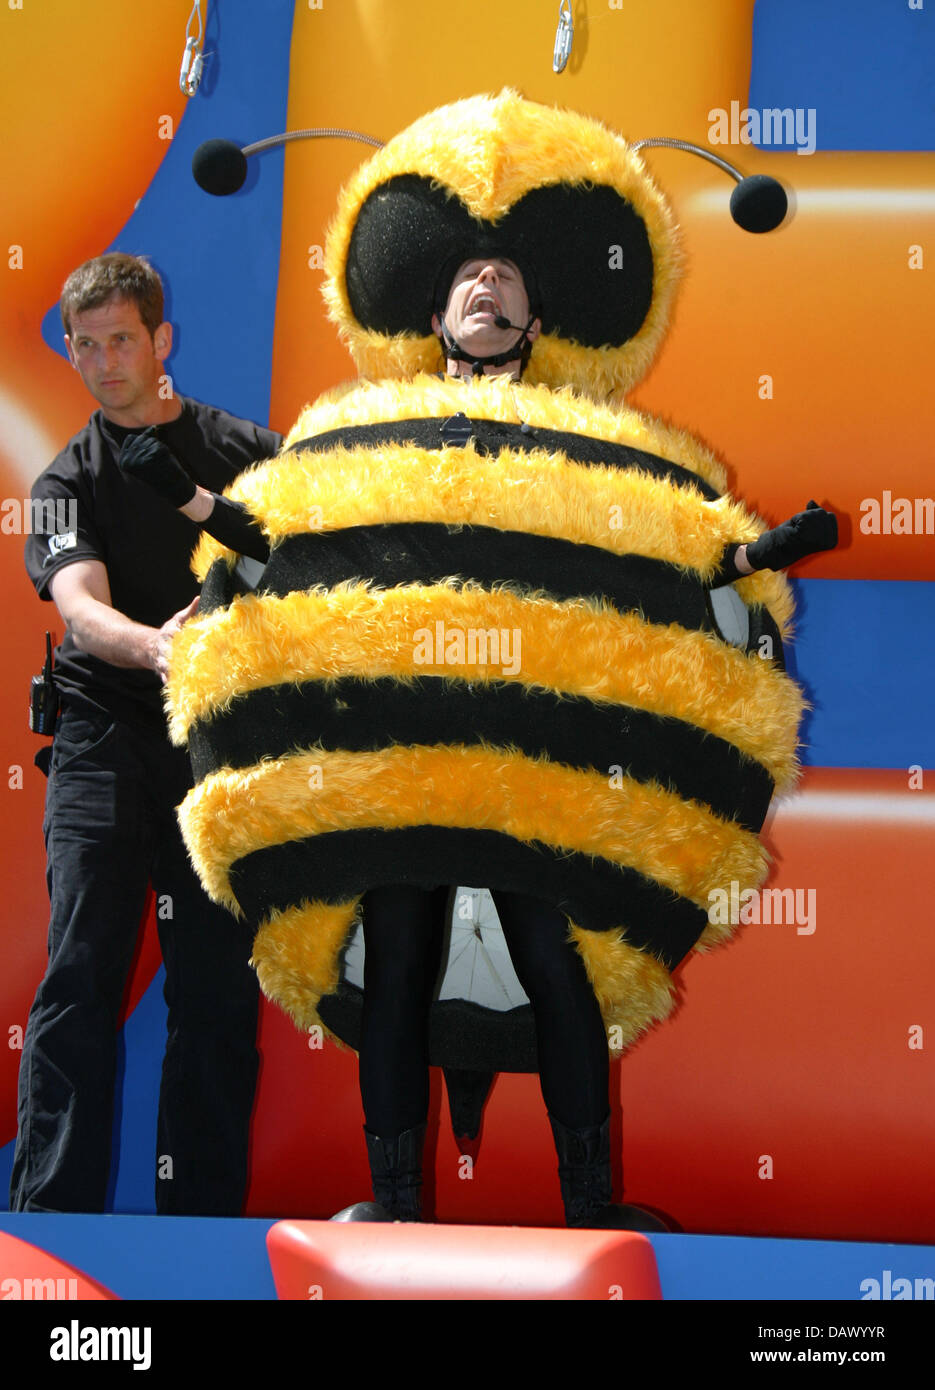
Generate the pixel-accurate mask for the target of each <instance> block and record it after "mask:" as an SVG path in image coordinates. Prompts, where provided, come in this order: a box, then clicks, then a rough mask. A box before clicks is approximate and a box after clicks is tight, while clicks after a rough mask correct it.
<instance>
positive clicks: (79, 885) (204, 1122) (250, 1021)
mask: <svg viewBox="0 0 935 1390" xmlns="http://www.w3.org/2000/svg"><path fill="white" fill-rule="evenodd" d="M190 786H191V773H190V770H189V766H188V759H187V757H186V755H185V754H184V752H183V751H182V750H180V749H175V748H172V746H171V745H170V744H169V743H168V741H167V739H166V738H165V737H160V736H159V735H158V734H148V733H144V732H141V731H139V730H137V729H136V728H130V727H128V726H127V725H125V724H121V723H108V722H107V721H106V720H104V719H97V718H87V717H85V716H84V715H83V714H79V713H78V712H77V711H76V710H75V709H73V708H69V707H66V708H65V709H64V711H63V713H62V716H61V719H60V724H59V727H58V729H57V731H56V735H55V741H54V744H53V750H52V763H51V768H50V774H49V786H48V791H47V795H46V814H45V824H44V827H43V828H44V832H45V840H46V851H47V865H48V867H47V881H48V887H49V898H50V903H51V917H50V922H49V938H48V949H49V964H48V969H47V971H46V974H45V977H44V979H43V981H42V983H41V985H40V986H39V990H38V993H37V994H36V998H35V1001H34V1003H33V1006H32V1009H31V1011H30V1015H29V1023H28V1025H27V1028H26V1034H25V1039H24V1044H23V1056H22V1060H21V1063H20V1074H19V1106H18V1122H19V1124H18V1135H17V1141H16V1151H15V1156H14V1162H13V1174H12V1180H11V1190H10V1205H11V1209H12V1210H14V1211H87V1212H94V1211H102V1210H103V1208H104V1203H105V1198H106V1193H107V1184H108V1176H109V1169H110V1157H111V1129H112V1124H113V1100H114V1074H115V1067H116V1057H117V1037H116V1033H117V1019H118V1015H119V1011H120V1005H121V1000H122V998H123V994H124V990H125V987H126V982H127V976H128V973H129V970H130V966H131V963H132V959H133V954H134V950H135V946H136V941H137V937H138V933H139V928H140V921H141V917H142V914H143V910H144V907H145V902H146V895H147V891H148V888H149V885H150V883H152V887H153V890H154V892H155V894H156V896H157V922H158V929H159V939H160V944H161V947H162V954H163V959H164V961H165V966H166V985H165V997H166V1003H167V1004H168V1010H169V1013H168V1040H167V1045H166V1053H165V1060H164V1063H163V1069H162V1084H161V1089H160V1096H159V1116H158V1133H157V1149H156V1161H155V1175H154V1176H155V1189H156V1208H157V1210H158V1211H160V1212H164V1213H169V1214H178V1215H182V1214H185V1215H237V1214H238V1213H239V1212H240V1210H241V1206H242V1203H243V1196H244V1190H245V1187H246V1177H247V1144H248V1136H249V1127H250V1114H251V1110H252V1106H253V1096H254V1090H255V1087H256V1076H257V1067H258V1059H257V1053H256V1025H257V1009H258V1003H259V996H258V990H257V983H256V976H255V975H254V972H253V971H252V969H251V968H250V967H249V965H248V960H249V957H250V948H251V943H252V933H251V932H250V931H249V930H248V929H247V927H246V926H245V925H243V924H240V923H237V922H236V921H235V920H234V918H233V917H232V916H231V915H230V914H229V913H228V912H226V911H225V910H224V909H222V908H219V907H216V906H215V905H214V904H213V903H212V902H210V900H209V899H208V898H207V897H206V896H205V893H204V891H203V890H202V888H201V886H200V884H199V883H198V880H197V879H196V877H195V874H194V872H193V870H192V868H191V865H190V864H189V861H188V856H187V854H186V852H185V847H184V845H183V843H182V838H181V835H180V833H179V829H178V824H177V822H176V819H175V811H174V808H175V806H176V805H177V804H178V803H179V802H180V801H181V800H182V799H183V797H184V795H185V792H186V791H187V790H188V788H189V787H190Z"/></svg>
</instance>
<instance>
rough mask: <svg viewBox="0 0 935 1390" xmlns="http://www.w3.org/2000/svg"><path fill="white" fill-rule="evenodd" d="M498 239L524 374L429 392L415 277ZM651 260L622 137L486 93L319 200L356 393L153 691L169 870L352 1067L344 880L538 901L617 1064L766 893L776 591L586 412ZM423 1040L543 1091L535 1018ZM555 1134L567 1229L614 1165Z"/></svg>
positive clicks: (439, 385)
mask: <svg viewBox="0 0 935 1390" xmlns="http://www.w3.org/2000/svg"><path fill="white" fill-rule="evenodd" d="M495 255H499V256H505V257H509V258H510V259H512V260H513V261H514V262H515V263H516V264H517V265H518V266H519V267H520V269H521V270H522V271H523V272H524V275H525V277H526V284H527V289H529V290H530V299H531V300H532V298H533V296H535V300H536V305H537V312H539V314H540V316H541V320H542V331H541V334H540V336H539V337H538V338H536V340H535V342H534V343H533V344H532V347H531V351H529V352H528V353H526V354H525V355H526V356H527V358H528V360H527V362H526V366H525V371H524V375H523V377H522V379H521V380H519V381H513V380H510V379H508V378H507V377H504V376H480V377H477V378H476V379H474V380H470V381H467V382H462V381H460V380H456V379H444V378H440V377H439V376H438V375H437V372H438V369H439V343H438V339H437V338H436V337H435V335H434V333H433V332H432V324H431V320H432V314H433V312H434V311H435V310H436V309H437V307H438V304H439V303H441V304H443V303H444V293H445V290H446V288H447V286H446V285H445V284H443V285H442V286H441V299H440V300H439V274H440V269H441V267H443V266H446V265H447V266H449V267H452V268H453V267H454V266H456V265H457V264H458V263H459V262H461V261H466V260H467V259H468V258H471V257H475V256H495ZM679 267H680V258H679V252H678V249H677V245H676V237H675V229H674V225H673V221H672V217H671V214H670V212H669V210H668V208H667V206H666V204H665V202H664V200H663V198H662V196H661V194H660V193H659V192H658V190H657V189H656V187H655V186H654V184H653V183H652V182H651V180H650V178H649V177H648V175H647V173H646V170H645V168H644V166H643V164H642V162H641V160H640V159H639V157H638V156H637V155H636V154H634V153H633V152H632V150H631V149H630V148H629V147H628V146H627V145H626V144H625V142H624V141H623V140H622V139H621V138H620V137H618V136H617V135H615V134H613V133H611V132H610V131H609V130H607V129H606V128H605V127H603V126H602V125H600V124H599V123H597V122H596V121H594V120H591V119H588V118H585V117H582V116H578V115H574V114H571V113H567V112H562V111H559V110H553V109H551V108H547V107H544V106H540V105H537V104H534V103H532V102H528V101H525V100H523V99H522V98H520V97H519V96H518V95H516V94H515V93H512V92H505V93H502V94H501V95H500V96H498V97H495V98H491V97H478V98H474V99H471V100H467V101H461V102H458V103H456V104H454V105H452V106H450V107H446V108H442V109H440V110H438V111H435V112H433V113H431V114H430V115H427V116H425V117H424V118H422V119H420V120H418V121H416V122H415V124H413V125H412V126H411V127H410V128H409V129H407V130H405V131H403V132H402V133H401V134H400V135H398V136H397V137H395V138H394V139H392V140H391V141H390V142H389V143H388V144H387V145H385V146H384V147H383V148H382V149H381V150H380V151H379V152H378V153H377V154H376V155H374V156H373V157H372V158H371V159H369V160H368V161H367V162H366V163H365V164H364V165H363V166H362V167H361V168H360V169H359V170H358V172H357V173H356V175H355V176H354V177H353V178H352V180H351V182H350V183H349V185H348V186H347V188H346V189H345V190H344V192H343V194H342V195H341V198H340V202H339V207H338V212H337V216H336V219H335V221H334V223H333V225H332V227H331V229H330V232H329V238H328V243H327V249H326V268H327V280H326V285H325V290H324V293H325V298H326V302H327V306H328V312H329V314H330V316H331V318H332V319H333V320H334V322H335V323H336V324H337V326H338V329H339V331H340V333H341V336H342V338H343V339H344V341H345V342H346V344H347V346H348V348H349V350H350V351H351V353H352V355H353V357H354V360H355V362H356V363H357V366H358V368H359V371H360V374H361V376H360V380H359V381H358V382H357V383H356V384H355V385H353V386H352V387H350V388H347V387H344V388H339V389H337V390H334V391H332V392H329V393H326V394H325V395H324V396H323V397H321V398H320V399H319V400H318V401H317V402H316V403H315V404H313V405H312V406H311V407H309V408H308V409H307V410H306V411H305V412H304V413H303V415H302V416H301V417H300V419H299V420H298V422H297V423H296V425H295V427H294V428H293V430H292V432H291V434H290V435H289V437H288V440H287V444H286V447H285V449H284V451H283V453H282V454H281V455H280V457H279V458H278V459H276V460H274V461H271V462H270V463H267V464H264V465H261V466H259V467H256V468H254V469H252V470H251V471H249V472H248V473H246V474H244V475H242V476H241V477H240V478H239V479H238V480H237V482H236V483H235V484H234V485H233V487H232V488H231V489H230V492H229V496H230V497H231V498H233V499H236V501H238V502H240V503H242V504H244V506H245V507H246V509H247V511H248V512H249V513H250V514H251V515H252V517H253V518H254V519H255V520H256V522H257V523H258V525H259V526H260V527H261V528H262V531H263V533H264V536H265V537H266V540H267V542H268V545H269V548H270V554H269V559H268V562H267V563H266V564H265V567H264V568H263V570H262V572H261V573H260V574H259V577H258V578H255V579H254V580H253V581H251V580H250V579H249V578H248V577H247V576H246V575H245V565H244V562H243V561H239V560H238V556H237V555H236V554H235V553H233V552H232V551H231V550H228V549H226V548H225V547H224V546H223V545H221V544H220V543H219V542H218V541H217V540H215V539H213V538H212V537H210V536H203V538H202V541H201V544H200V547H199V549H198V551H197V552H196V557H195V568H196V572H197V573H198V575H199V577H200V578H202V580H203V581H204V589H203V594H202V600H201V607H200V610H199V614H198V617H197V618H196V619H195V620H193V621H191V622H188V623H186V624H185V626H184V627H183V629H182V630H181V632H180V634H179V635H178V637H177V638H176V640H175V642H174V644H173V650H172V661H171V676H170V682H169V686H168V700H169V705H170V710H171V732H172V735H173V737H174V739H176V740H177V741H178V742H187V743H188V747H189V749H190V753H191V756H192V760H193V764H194V771H195V778H196V786H195V788H194V790H193V791H192V792H191V793H190V794H189V796H188V797H187V799H186V801H185V803H184V805H183V806H182V808H181V810H180V819H181V822H182V827H183V833H184V835H185V839H186V842H187V844H188V847H189V850H190V852H191V855H192V858H193V860H194V862H195V864H196V867H197V869H198V871H199V873H200V875H201V877H202V881H203V883H204V885H205V888H206V889H207V891H208V892H209V894H210V895H211V896H212V897H213V898H215V899H217V900H218V901H221V902H224V903H225V904H227V905H229V906H230V907H231V908H232V909H233V910H234V911H235V912H243V913H245V914H246V915H247V916H248V917H249V918H251V919H252V920H254V921H255V922H256V923H257V924H258V929H257V933H256V939H255V944H254V952H253V954H254V961H255V964H256V968H257V970H258V973H259V979H260V983H261V986H262V988H263V990H264V992H265V993H266V994H267V995H268V996H269V997H270V998H272V999H275V1000H276V1001H277V1002H278V1003H279V1004H281V1005H282V1007H283V1008H285V1009H286V1010H287V1012H288V1013H289V1014H290V1015H291V1016H292V1017H293V1019H294V1020H295V1022H296V1024H297V1025H298V1026H299V1027H300V1028H302V1029H308V1028H309V1027H311V1026H313V1025H315V1024H316V1023H319V1022H320V1023H322V1024H323V1025H324V1026H325V1027H326V1028H327V1029H328V1030H329V1031H331V1032H332V1033H334V1034H335V1035H337V1036H339V1037H342V1038H344V1039H345V1040H346V1041H349V1042H350V1043H351V1044H352V1045H354V1046H357V1045H358V1041H359V1037H360V1013H361V990H360V989H359V988H358V987H356V986H353V985H351V984H349V983H348V982H347V981H346V980H343V979H342V968H343V962H344V953H345V951H346V948H347V945H348V941H349V938H350V935H351V933H352V930H353V928H354V925H355V920H356V918H357V916H358V913H359V907H360V903H361V899H362V897H363V895H364V894H366V893H367V892H368V891H369V890H372V889H381V888H382V887H383V886H385V885H392V884H396V885H410V886H412V887H413V888H416V889H420V888H421V889H425V890H429V889H432V888H434V887H435V886H436V885H453V884H461V883H475V884H482V885H486V886H488V887H490V888H491V889H492V890H494V891H495V892H496V890H502V891H504V892H507V893H512V894H522V895H525V896H526V897H527V898H532V899H538V900H540V901H541V903H542V906H543V911H544V912H548V913H551V914H553V916H556V914H557V915H558V917H559V918H560V920H561V922H562V925H563V935H564V934H567V936H568V937H570V939H571V940H572V941H573V942H574V946H575V948H576V951H577V953H578V957H580V960H581V962H583V965H584V969H585V971H586V978H587V980H589V981H590V985H591V987H592V988H593V995H594V997H595V998H596V1000H597V1002H598V1004H599V1008H600V1013H601V1015H602V1017H603V1025H604V1029H605V1030H606V1034H607V1039H608V1041H609V1043H610V1046H611V1048H612V1049H614V1050H620V1049H621V1048H624V1047H626V1046H627V1045H628V1044H629V1043H630V1042H631V1041H632V1040H633V1039H634V1038H636V1037H637V1036H638V1035H639V1034H640V1033H641V1032H642V1031H643V1030H645V1029H646V1028H647V1027H649V1026H650V1025H651V1024H652V1023H653V1022H654V1021H655V1020H658V1019H661V1018H664V1017H665V1016H666V1015H667V1014H668V1013H669V1011H670V1009H671V1007H672V1005H673V1000H674V988H673V985H672V981H671V972H672V970H673V969H674V968H675V966H676V965H677V964H678V963H679V961H681V960H682V959H683V958H684V957H685V955H686V954H687V953H688V952H689V951H691V950H692V949H696V950H703V949H705V948H706V947H709V946H712V945H714V944H716V943H718V942H720V941H723V940H725V939H726V938H727V936H728V935H729V934H730V931H731V927H730V925H728V924H721V923H719V922H709V920H708V908H709V905H710V903H711V902H712V901H713V896H714V895H715V894H716V893H717V891H718V890H723V889H725V888H727V887H729V885H730V884H731V882H736V883H737V884H738V885H739V888H740V890H741V891H742V890H743V889H746V888H751V889H752V888H756V887H757V886H758V885H759V884H760V883H761V882H762V881H763V878H764V876H765V873H766V867H767V863H766V856H765V853H764V850H763V849H762V847H761V845H760V843H759V840H758V838H757V834H758V831H759V830H760V828H761V826H762V823H763V820H764V817H765V814H766V810H767V807H768V805H769V802H770V798H771V796H772V794H773V792H774V790H776V789H777V788H779V789H781V788H784V787H788V786H789V785H790V784H791V783H792V781H793V780H794V778H795V775H796V740H797V729H798V723H799V718H800V714H801V710H802V698H801V695H800V692H799V690H798V688H797V687H796V686H795V684H794V683H793V682H792V681H791V680H790V679H789V677H788V676H787V675H786V674H785V671H784V669H783V664H782V644H781V636H782V633H783V632H785V630H786V628H787V626H788V623H789V620H790V617H791V607H792V606H791V600H790V595H789V591H788V586H787V584H786V581H785V579H784V578H782V577H781V576H780V575H779V574H777V573H774V572H773V571H772V570H766V569H763V570H759V571H757V572H756V573H753V574H751V575H750V576H749V577H746V578H742V579H739V580H738V581H737V582H736V583H735V584H733V585H730V584H729V583H728V581H729V580H730V579H731V578H736V575H737V571H736V570H735V569H734V570H732V569H731V565H730V557H731V555H732V553H733V551H732V547H734V548H736V546H737V545H738V544H741V543H747V542H753V541H755V540H756V538H757V537H758V536H759V535H760V534H761V533H762V532H763V526H762V523H759V522H758V521H757V520H756V518H754V517H753V516H752V515H750V514H749V513H748V512H747V511H746V510H745V509H744V507H743V506H742V505H741V504H740V503H738V502H736V501H734V500H733V499H732V498H731V497H729V496H728V495H726V494H725V492H724V483H725V478H724V472H723V469H722V467H721V466H720V464H719V463H718V462H717V461H716V460H715V458H714V457H713V456H712V455H711V454H710V453H709V451H708V450H707V449H705V448H704V447H703V446H702V445H701V444H700V443H699V442H697V441H696V440H694V439H692V438H691V437H690V436H689V435H687V434H685V433H683V432H681V431H679V430H675V429H672V428H669V427H667V426H665V425H663V424H661V423H660V422H658V421H655V420H652V419H650V418H647V417H645V416H642V415H639V414H638V413H636V412H634V411H632V410H630V409H628V408H626V407H624V406H622V405H619V404H613V403H611V402H619V401H621V400H622V397H623V393H624V392H625V391H626V390H628V389H629V388H630V387H631V386H632V385H633V384H634V383H635V382H637V381H638V380H639V379H640V377H641V376H642V375H643V374H644V373H645V372H646V370H647V369H648V367H649V364H650V362H651V360H652V357H653V355H654V352H655V350H656V348H657V347H658V345H659V343H660V340H661V338H662V337H663V335H664V333H665V330H666V325H667V321H668V315H669V310H670V305H671V301H672V298H673V293H674V291H675V288H676V282H677V279H678V276H679ZM531 281H532V285H531V284H530V282H531ZM527 346H528V345H527ZM812 548H818V547H812ZM725 585H726V586H727V587H724V586H725ZM403 929H404V924H403ZM576 962H577V958H576ZM429 1056H430V1060H431V1061H432V1062H438V1063H443V1064H447V1065H448V1066H449V1067H452V1068H457V1069H463V1070H465V1071H471V1070H472V1069H473V1070H475V1071H476V1070H484V1069H487V1070H488V1071H493V1070H496V1069H501V1070H525V1069H535V1067H536V1047H535V1031H534V1024H533V1019H532V1016H531V1010H530V1009H529V1007H528V1006H526V1007H523V1008H520V1009H515V1010H512V1011H507V1012H505V1013H501V1014H493V1013H492V1012H491V1011H489V1010H485V1009H480V1008H478V1006H476V1005H471V1004H465V1003H463V1001H458V1000H445V1001H443V1002H438V1001H436V1002H435V1003H434V1004H433V1005H432V1014H431V1023H430V1033H429ZM605 1060H606V1053H605ZM604 1111H605V1112H606V1089H605V1096H604ZM597 1118H598V1119H599V1118H600V1117H599V1116H598V1117H597ZM552 1119H553V1127H554V1126H555V1116H554V1115H553V1116H552ZM560 1130H561V1126H559V1129H558V1130H556V1139H557V1142H558V1144H559V1156H560V1159H561V1161H562V1162H561V1166H560V1173H562V1174H563V1194H564V1195H565V1197H566V1209H567V1210H568V1211H569V1220H570V1221H572V1220H574V1221H576V1222H577V1221H578V1218H579V1217H581V1212H582V1211H584V1210H585V1207H586V1208H587V1211H586V1214H585V1216H584V1218H583V1219H584V1220H589V1218H590V1217H593V1216H594V1212H595V1211H596V1210H598V1209H601V1210H604V1209H605V1207H606V1203H607V1202H608V1201H609V1187H608V1186H607V1183H609V1176H607V1175H605V1177H604V1178H601V1179H600V1180H599V1181H598V1180H596V1179H595V1180H594V1181H592V1179H591V1178H586V1179H583V1180H582V1181H584V1183H585V1186H586V1187H587V1186H588V1183H590V1184H591V1186H590V1188H588V1191H589V1193H590V1197H589V1198H588V1201H587V1202H585V1207H580V1206H579V1207H574V1204H572V1207H569V1205H568V1203H569V1196H568V1192H567V1191H565V1188H566V1186H567V1183H568V1182H571V1181H572V1179H573V1178H574V1175H575V1174H579V1175H580V1174H581V1173H586V1172H590V1171H591V1169H592V1168H594V1164H595V1163H596V1165H597V1167H598V1168H600V1169H602V1171H603V1169H604V1168H606V1166H607V1165H606V1157H607V1152H608V1151H607V1137H606V1125H604V1127H603V1132H602V1134H601V1135H599V1136H595V1134H591V1133H590V1132H589V1133H588V1135H587V1136H586V1137H585V1138H583V1139H582V1138H581V1137H580V1135H579V1136H578V1138H576V1140H575V1143H574V1144H572V1143H571V1141H568V1143H566V1144H565V1145H564V1147H563V1142H562V1140H561V1139H560V1138H559V1131H560ZM374 1137H375V1136H373V1135H370V1136H368V1144H370V1148H371V1162H372V1165H374V1177H375V1184H376V1185H377V1195H378V1196H382V1197H383V1199H384V1204H385V1205H386V1206H387V1207H388V1208H389V1209H390V1210H391V1212H393V1211H395V1212H396V1214H403V1215H407V1214H408V1215H414V1214H415V1208H413V1209H407V1208H406V1205H405V1197H403V1198H400V1196H399V1193H400V1191H401V1190H402V1189H406V1188H407V1184H408V1188H409V1189H410V1190H413V1189H415V1188H416V1187H417V1178H418V1167H419V1157H418V1149H419V1142H420V1136H419V1135H418V1134H417V1135H416V1136H415V1139H413V1140H412V1142H411V1143H410V1144H409V1147H408V1150H407V1143H406V1140H407V1136H405V1135H404V1136H402V1140H401V1141H400V1142H399V1143H397V1142H396V1137H395V1136H390V1138H391V1139H392V1141H393V1142H392V1143H384V1144H382V1147H381V1148H380V1150H379V1152H378V1151H377V1150H376V1148H375V1146H374V1144H373V1143H372V1142H371V1141H372V1140H373V1139H374ZM377 1142H378V1143H382V1141H377ZM394 1165H395V1167H394ZM589 1165H590V1167H589ZM387 1173H389V1175H390V1177H392V1178H393V1179H394V1181H396V1180H397V1179H399V1181H396V1186H395V1187H394V1188H393V1189H392V1191H390V1189H389V1188H387V1186H386V1184H385V1183H384V1184H383V1186H382V1187H381V1186H380V1185H379V1182H378V1179H379V1178H380V1177H381V1174H382V1175H383V1176H385V1175H386V1174H387ZM400 1174H402V1175H403V1176H402V1178H401V1179H400ZM406 1174H408V1175H409V1177H408V1178H407V1177H406ZM413 1174H415V1176H413ZM569 1174H571V1175H572V1176H571V1177H569ZM595 1182H596V1183H597V1186H596V1187H595V1185H594V1183H595ZM602 1183H603V1184H604V1186H603V1187H602V1186H601V1184H602ZM595 1193H598V1196H597V1198H596V1201H595V1200H594V1194H595ZM579 1195H580V1194H579ZM394 1204H395V1205H394Z"/></svg>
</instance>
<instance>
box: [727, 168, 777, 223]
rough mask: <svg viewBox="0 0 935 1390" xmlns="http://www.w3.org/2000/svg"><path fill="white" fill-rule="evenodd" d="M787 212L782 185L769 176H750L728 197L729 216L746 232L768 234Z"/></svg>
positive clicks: (742, 180)
mask: <svg viewBox="0 0 935 1390" xmlns="http://www.w3.org/2000/svg"><path fill="white" fill-rule="evenodd" d="M788 209H789V199H788V198H787V197H786V190H785V189H784V188H783V186H782V184H781V183H780V182H779V181H778V180H777V179H774V178H771V177H770V176H769V174H750V175H749V176H748V177H747V178H745V179H741V180H740V182H739V183H738V184H737V187H736V188H735V189H734V191H733V193H732V194H731V195H730V215H731V217H732V218H733V219H734V221H735V222H736V223H737V226H738V227H743V229H744V231H745V232H771V231H773V229H774V228H776V227H778V226H779V224H780V222H781V221H782V219H783V218H784V217H785V215H786V213H787V211H788Z"/></svg>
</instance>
